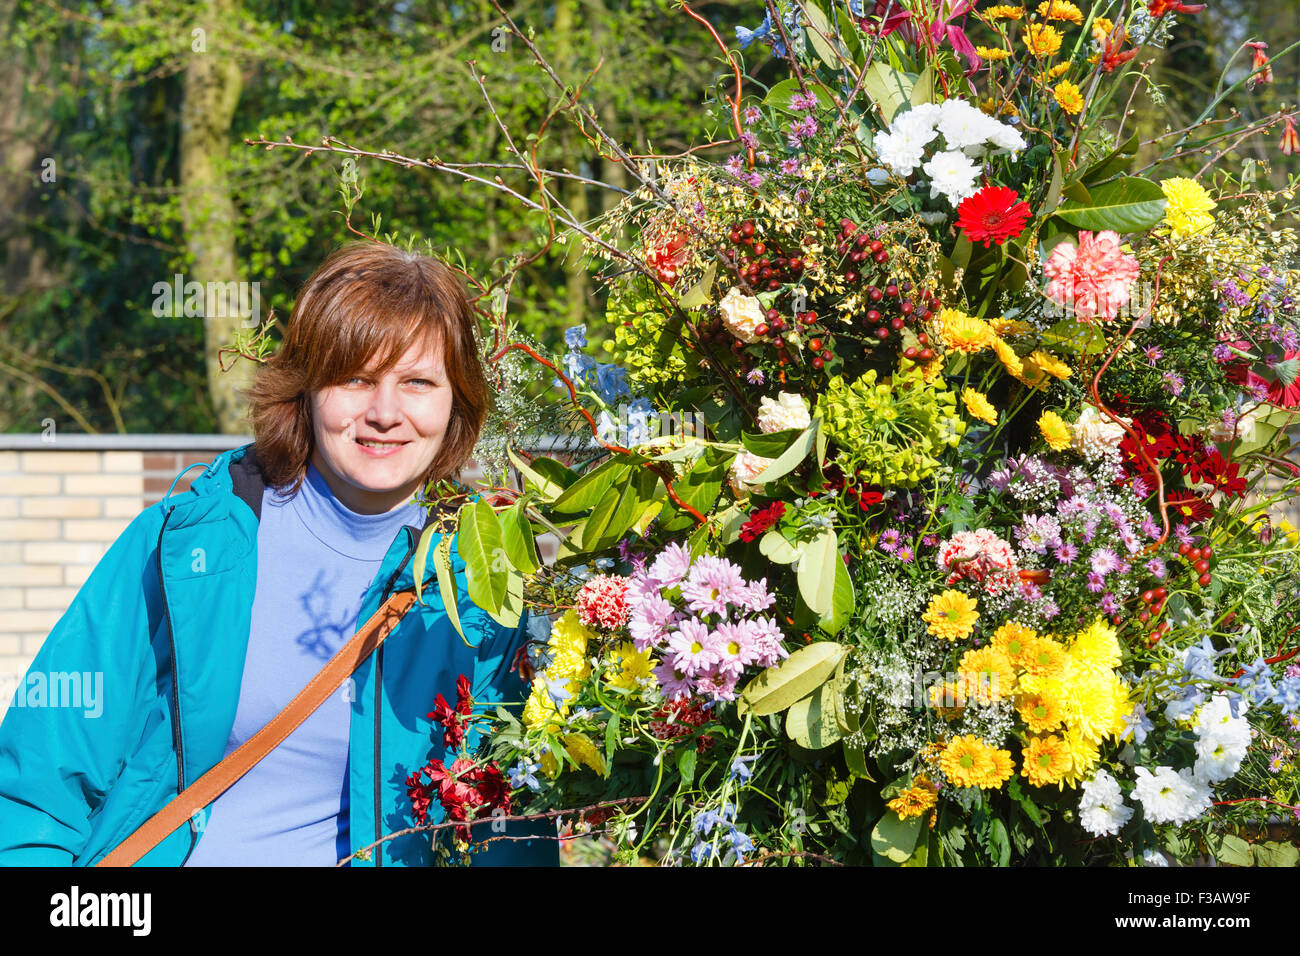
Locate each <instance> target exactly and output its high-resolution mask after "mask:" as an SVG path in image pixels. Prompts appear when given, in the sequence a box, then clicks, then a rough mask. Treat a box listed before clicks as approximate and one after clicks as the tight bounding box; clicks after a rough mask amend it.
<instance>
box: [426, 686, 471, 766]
mask: <svg viewBox="0 0 1300 956" xmlns="http://www.w3.org/2000/svg"><path fill="white" fill-rule="evenodd" d="M457 690H459V681H458V682H457ZM457 709H458V710H459V704H458V705H457ZM425 716H426V717H428V718H429V719H430V720H432V721H435V722H436V723H439V724H441V725H442V727H443V734H442V742H443V744H444V745H445V746H446V747H447V749H448V750H456V749H458V748H459V747H460V744H461V741H462V740H464V739H465V728H464V727H462V726H461V722H460V714H459V713H457V711H456V710H452V709H451V705H450V704H449V703H447V698H445V697H443V696H442V694H441V693H440V694H438V696H436V697H435V698H434V699H433V710H432V711H430V712H429V713H427V714H425Z"/></svg>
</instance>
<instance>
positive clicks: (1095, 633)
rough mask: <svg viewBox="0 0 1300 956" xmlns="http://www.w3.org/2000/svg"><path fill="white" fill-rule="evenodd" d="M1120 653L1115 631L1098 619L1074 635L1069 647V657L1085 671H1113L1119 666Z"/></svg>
mask: <svg viewBox="0 0 1300 956" xmlns="http://www.w3.org/2000/svg"><path fill="white" fill-rule="evenodd" d="M1120 653H1121V652H1120V647H1119V641H1118V640H1116V638H1115V629H1114V628H1113V627H1111V626H1110V625H1109V624H1107V623H1106V622H1105V621H1104V620H1102V619H1100V618H1098V619H1097V620H1096V621H1094V622H1093V623H1092V625H1091V626H1090V627H1087V628H1085V629H1084V630H1082V631H1080V632H1079V633H1078V634H1076V635H1075V636H1074V641H1073V643H1072V644H1071V645H1070V657H1071V658H1072V659H1073V660H1074V663H1075V665H1076V666H1077V667H1078V668H1079V669H1080V670H1085V671H1113V670H1114V669H1115V668H1116V667H1119V665H1120Z"/></svg>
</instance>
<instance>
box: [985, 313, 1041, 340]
mask: <svg viewBox="0 0 1300 956" xmlns="http://www.w3.org/2000/svg"><path fill="white" fill-rule="evenodd" d="M988 321H989V327H990V328H991V329H993V332H994V334H995V335H1024V334H1025V333H1026V332H1032V331H1033V330H1034V327H1033V326H1032V325H1030V324H1029V323H1028V322H1021V321H1020V320H1019V319H1004V318H1002V317H1001V316H998V317H997V318H995V319H989V320H988Z"/></svg>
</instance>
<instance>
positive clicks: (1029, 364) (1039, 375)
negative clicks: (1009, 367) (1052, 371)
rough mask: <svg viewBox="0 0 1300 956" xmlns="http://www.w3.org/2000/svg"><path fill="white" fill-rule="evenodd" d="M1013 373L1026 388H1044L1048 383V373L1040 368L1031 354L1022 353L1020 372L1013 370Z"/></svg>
mask: <svg viewBox="0 0 1300 956" xmlns="http://www.w3.org/2000/svg"><path fill="white" fill-rule="evenodd" d="M1011 374H1012V376H1014V378H1015V379H1016V381H1017V382H1019V383H1020V384H1021V385H1023V386H1025V388H1042V387H1043V386H1044V385H1045V384H1047V373H1046V372H1044V371H1043V370H1042V369H1041V368H1039V366H1038V363H1037V362H1035V361H1034V359H1033V356H1031V355H1022V356H1021V357H1020V372H1019V373H1016V372H1012V373H1011Z"/></svg>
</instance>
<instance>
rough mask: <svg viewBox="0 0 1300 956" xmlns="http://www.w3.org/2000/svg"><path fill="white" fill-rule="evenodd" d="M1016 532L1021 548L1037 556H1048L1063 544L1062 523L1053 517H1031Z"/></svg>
mask: <svg viewBox="0 0 1300 956" xmlns="http://www.w3.org/2000/svg"><path fill="white" fill-rule="evenodd" d="M1015 532H1016V541H1017V542H1019V544H1020V546H1021V547H1022V548H1024V549H1025V550H1027V551H1032V552H1034V553H1035V554H1046V553H1047V549H1048V548H1054V547H1056V546H1057V545H1059V544H1060V543H1061V523H1060V522H1059V521H1057V520H1056V519H1055V518H1053V517H1052V516H1051V515H1030V516H1029V517H1027V518H1026V519H1025V522H1024V524H1022V525H1021V526H1019V527H1018V528H1016V529H1015Z"/></svg>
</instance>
